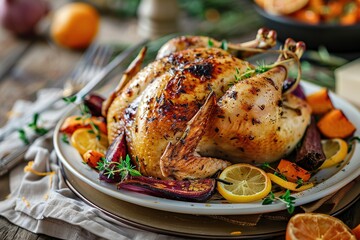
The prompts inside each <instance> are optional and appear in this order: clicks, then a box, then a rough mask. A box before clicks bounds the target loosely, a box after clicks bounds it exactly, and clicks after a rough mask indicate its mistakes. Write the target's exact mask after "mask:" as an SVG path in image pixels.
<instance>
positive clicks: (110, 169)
mask: <svg viewBox="0 0 360 240" xmlns="http://www.w3.org/2000/svg"><path fill="white" fill-rule="evenodd" d="M136 161H137V159H136ZM96 169H97V170H99V171H102V172H103V175H105V176H107V178H109V179H112V178H114V176H115V175H116V174H119V175H120V178H121V181H123V180H124V179H126V178H127V177H128V176H129V175H131V176H141V173H140V171H138V170H136V169H135V166H134V165H132V164H131V159H130V156H129V155H126V157H125V159H124V160H122V159H120V161H119V162H108V161H107V160H106V158H102V159H101V160H100V161H99V162H98V165H97V167H96Z"/></svg>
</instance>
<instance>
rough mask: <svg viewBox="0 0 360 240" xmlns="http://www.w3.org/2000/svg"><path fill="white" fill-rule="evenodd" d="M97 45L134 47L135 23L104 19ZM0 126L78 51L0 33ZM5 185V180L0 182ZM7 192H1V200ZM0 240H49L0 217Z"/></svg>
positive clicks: (350, 217) (347, 216) (349, 217)
mask: <svg viewBox="0 0 360 240" xmlns="http://www.w3.org/2000/svg"><path fill="white" fill-rule="evenodd" d="M100 29H101V30H100V34H99V37H98V41H99V42H102V43H114V42H117V43H134V42H136V41H137V40H139V39H140V36H139V35H138V34H137V29H136V20H135V19H130V20H120V19H116V18H112V17H108V16H103V18H102V25H101V28H100ZM0 46H1V47H0V66H1V67H0V76H1V79H0V103H1V104H0V126H2V125H3V124H4V123H5V122H6V121H7V117H8V115H9V114H11V113H10V109H11V107H12V106H13V104H14V103H15V101H16V100H18V99H25V100H34V99H35V97H36V92H37V91H38V90H39V89H41V88H46V87H50V86H54V85H59V83H58V82H57V81H59V80H60V79H61V78H62V77H63V76H64V74H66V73H68V72H70V70H71V69H72V67H73V66H74V64H75V63H76V62H77V61H78V60H79V59H80V57H81V54H82V52H81V51H72V50H67V49H64V48H60V47H58V46H56V45H54V44H52V43H51V40H49V39H48V38H46V37H43V38H39V39H32V40H29V39H18V38H16V37H14V36H12V35H11V34H9V33H7V32H6V31H4V30H0ZM0 181H1V182H5V183H6V182H8V176H3V177H1V178H0ZM7 194H8V189H0V197H1V199H3V198H4V197H5V196H6V195H7ZM359 209H360V201H359V200H358V201H357V202H356V203H355V204H354V205H353V206H351V207H350V208H349V209H348V210H346V211H344V212H343V213H342V214H340V215H338V217H339V218H340V219H342V220H344V221H345V223H346V224H348V225H349V226H350V227H354V226H355V225H357V224H359V223H360V219H354V216H359V214H357V215H355V214H354V213H355V212H356V211H357V212H358V211H359ZM0 239H9V240H10V239H25V240H26V239H52V238H51V237H48V236H44V235H38V234H34V233H31V232H29V231H27V230H24V229H22V228H20V227H18V226H16V225H13V224H12V223H10V222H9V221H7V220H6V219H5V218H2V217H0Z"/></svg>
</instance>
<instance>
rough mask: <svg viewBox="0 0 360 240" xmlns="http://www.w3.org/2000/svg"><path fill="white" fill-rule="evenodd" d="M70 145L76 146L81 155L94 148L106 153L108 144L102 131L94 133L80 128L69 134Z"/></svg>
mask: <svg viewBox="0 0 360 240" xmlns="http://www.w3.org/2000/svg"><path fill="white" fill-rule="evenodd" d="M70 140H71V145H72V146H73V147H74V148H76V149H77V150H78V151H79V153H80V154H81V155H84V153H86V152H87V151H88V150H95V151H97V152H100V153H103V154H105V153H106V150H107V148H108V146H109V144H108V141H107V136H106V135H105V134H103V133H98V134H95V133H93V131H91V130H89V129H86V128H80V129H78V130H76V131H75V132H74V133H73V134H72V135H71V139H70Z"/></svg>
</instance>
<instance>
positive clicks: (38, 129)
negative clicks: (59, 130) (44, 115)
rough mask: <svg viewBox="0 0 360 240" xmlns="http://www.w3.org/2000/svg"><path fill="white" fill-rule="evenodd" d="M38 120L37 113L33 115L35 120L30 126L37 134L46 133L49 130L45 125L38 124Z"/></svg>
mask: <svg viewBox="0 0 360 240" xmlns="http://www.w3.org/2000/svg"><path fill="white" fill-rule="evenodd" d="M38 120H39V114H38V113H35V114H34V116H33V121H32V122H31V123H29V124H28V127H30V128H31V129H32V130H34V132H35V133H36V134H37V135H40V136H42V135H45V134H46V133H47V132H48V131H49V130H48V129H46V128H43V127H39V126H38Z"/></svg>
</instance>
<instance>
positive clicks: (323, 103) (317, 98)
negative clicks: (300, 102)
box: [306, 88, 334, 114]
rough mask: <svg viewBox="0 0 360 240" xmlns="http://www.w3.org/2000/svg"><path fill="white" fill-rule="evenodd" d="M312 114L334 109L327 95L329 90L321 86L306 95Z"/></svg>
mask: <svg viewBox="0 0 360 240" xmlns="http://www.w3.org/2000/svg"><path fill="white" fill-rule="evenodd" d="M306 101H307V102H308V103H309V105H310V106H311V109H312V113H313V114H324V113H327V112H329V111H330V110H332V109H334V105H333V103H332V101H331V98H330V96H329V90H328V89H327V88H322V89H320V90H319V91H317V92H314V93H312V94H310V95H308V96H307V97H306Z"/></svg>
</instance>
